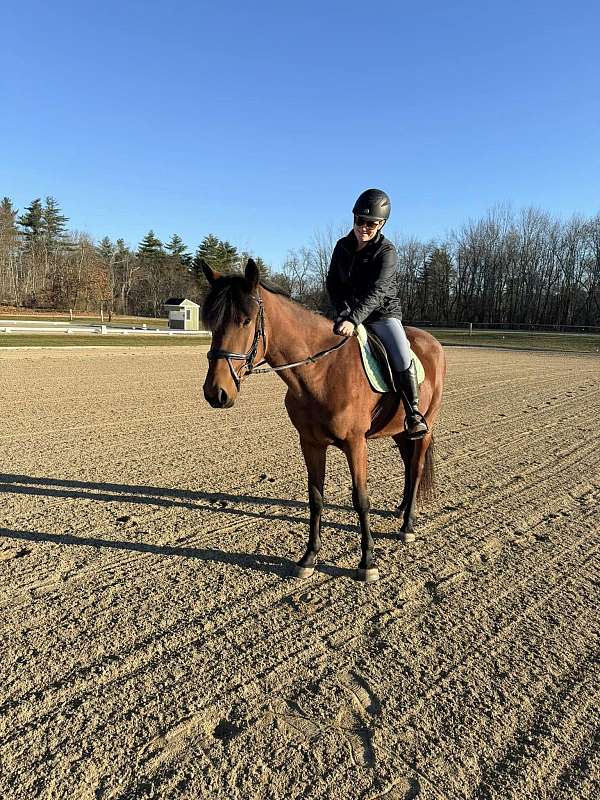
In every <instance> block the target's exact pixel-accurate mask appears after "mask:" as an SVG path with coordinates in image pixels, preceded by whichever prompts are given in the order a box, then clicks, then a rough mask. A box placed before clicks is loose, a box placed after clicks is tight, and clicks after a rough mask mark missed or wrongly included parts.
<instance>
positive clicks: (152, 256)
mask: <svg viewBox="0 0 600 800" xmlns="http://www.w3.org/2000/svg"><path fill="white" fill-rule="evenodd" d="M137 254H138V256H139V257H140V258H142V259H144V260H150V261H152V260H158V259H160V258H162V257H163V256H164V254H165V251H164V249H163V243H162V242H161V240H160V239H158V238H157V237H156V236H155V235H154V231H153V230H149V231H148V233H147V234H146V235H145V236H144V238H143V239H142V241H141V242H140V245H139V247H138V251H137Z"/></svg>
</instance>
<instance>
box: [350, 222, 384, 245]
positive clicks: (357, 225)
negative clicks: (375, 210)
mask: <svg viewBox="0 0 600 800" xmlns="http://www.w3.org/2000/svg"><path fill="white" fill-rule="evenodd" d="M382 227H383V221H381V220H380V221H379V222H376V221H375V220H370V219H366V218H365V217H356V216H355V217H354V235H355V236H356V238H357V240H358V243H359V244H366V243H367V242H370V241H371V239H374V238H375V237H376V236H377V232H378V231H380V230H381V228H382Z"/></svg>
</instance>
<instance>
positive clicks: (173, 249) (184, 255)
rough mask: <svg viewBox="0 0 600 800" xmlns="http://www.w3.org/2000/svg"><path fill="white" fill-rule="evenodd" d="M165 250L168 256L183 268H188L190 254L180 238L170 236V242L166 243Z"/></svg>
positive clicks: (175, 235) (190, 258)
mask: <svg viewBox="0 0 600 800" xmlns="http://www.w3.org/2000/svg"><path fill="white" fill-rule="evenodd" d="M166 250H167V253H168V254H169V255H170V256H172V257H173V258H175V259H177V260H178V261H179V262H180V263H181V264H183V265H184V266H185V267H188V268H189V266H190V264H191V261H192V256H191V254H190V253H188V249H187V246H186V245H185V244H184V243H183V240H182V238H181V237H180V236H178V235H177V234H176V233H174V234H173V235H172V236H171V239H170V241H169V242H167V246H166Z"/></svg>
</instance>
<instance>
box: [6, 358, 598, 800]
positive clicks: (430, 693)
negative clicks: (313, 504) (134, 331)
mask: <svg viewBox="0 0 600 800" xmlns="http://www.w3.org/2000/svg"><path fill="white" fill-rule="evenodd" d="M205 352H206V347H196V348H194V347H184V348H177V349H169V348H156V349H155V348H152V349H145V348H131V349H127V348H122V349H121V348H111V349H106V350H105V349H76V348H74V349H65V350H63V349H41V350H2V351H0V387H1V398H2V426H1V428H0V440H1V442H2V469H1V472H0V579H1V580H0V605H1V608H2V616H1V618H0V631H1V639H0V641H1V643H2V644H1V646H2V654H1V656H2V657H1V659H0V678H1V679H0V797H1V798H3V800H21V799H22V800H32V798H53V799H54V798H69V800H80V799H81V800H134V798H136V799H137V798H140V799H141V798H161V799H162V798H164V799H165V800H178V799H179V798H186V799H189V800H192V799H193V800H196V798H226V799H227V800H230V799H231V800H254V799H255V798H256V800H263V799H264V800H267V799H269V800H294V799H295V798H314V799H315V800H317V798H319V799H322V798H324V799H326V800H328V799H329V798H331V800H333V799H334V798H335V799H336V800H337V798H340V799H341V800H346V799H347V800H356V799H357V798H364V800H376V798H382V799H383V798H385V800H412V799H413V798H420V799H421V798H427V800H430V799H431V800H454V798H464V799H465V800H475V799H476V798H477V799H478V800H479V799H481V800H488V799H489V800H492V799H493V800H507V798H511V799H512V798H514V799H515V800H517V799H518V800H538V799H539V800H546V799H549V798H564V799H565V800H566V799H567V798H569V800H571V799H572V798H576V800H588V799H589V800H592V798H597V797H598V796H599V795H598V786H599V780H600V753H599V747H598V745H599V738H598V721H599V710H598V709H599V707H600V702H599V699H600V691H599V680H598V666H597V660H596V659H597V645H598V633H599V629H600V623H599V615H598V610H599V605H600V604H599V601H598V587H599V585H600V581H599V578H600V566H599V559H598V546H599V543H600V510H599V508H598V504H599V500H600V467H599V464H600V420H599V417H600V391H599V386H600V359H599V358H598V357H578V356H566V355H556V354H539V353H538V354H532V353H515V352H502V351H494V350H483V349H474V350H469V349H459V348H456V349H449V350H448V366H449V370H448V380H447V389H446V395H445V404H444V408H443V412H442V418H441V422H440V424H439V426H438V429H437V467H438V470H437V477H438V486H439V489H440V491H439V496H438V498H437V499H436V500H435V501H434V502H433V503H431V504H430V505H429V506H428V507H427V508H426V509H423V510H422V512H421V514H420V516H419V520H418V527H417V534H418V539H417V542H415V543H414V544H410V545H403V544H401V543H400V542H399V541H398V539H397V538H396V535H395V532H396V531H397V529H398V524H397V520H396V519H395V517H394V513H393V511H394V507H395V506H396V504H397V503H398V501H399V499H400V494H401V487H402V473H401V461H400V457H399V454H398V452H397V451H396V450H394V448H393V447H392V444H391V441H390V440H387V441H378V442H373V443H371V444H370V459H371V461H370V493H371V500H372V506H373V515H372V523H373V527H374V530H375V533H376V552H377V554H378V566H379V571H380V574H381V580H380V581H379V583H377V584H373V585H364V584H359V583H356V582H355V581H354V580H353V578H352V570H353V569H354V567H355V566H356V565H357V563H358V558H359V536H358V533H357V524H356V518H355V515H354V512H353V510H352V507H351V492H350V483H349V477H348V474H347V469H346V467H345V460H344V459H343V456H341V454H339V453H338V452H336V451H333V450H330V456H329V461H328V472H327V482H326V500H327V502H328V505H327V508H326V513H325V522H324V531H323V533H324V547H323V550H322V558H321V562H320V566H319V568H318V570H317V571H316V572H315V574H314V576H313V577H312V578H311V579H309V580H308V581H305V582H299V581H297V580H295V579H292V578H290V577H288V573H289V569H290V565H291V563H292V561H293V560H295V559H297V558H298V557H299V556H300V555H301V554H302V552H303V549H304V546H305V543H306V536H307V516H308V513H307V504H306V489H305V472H304V468H303V464H302V462H301V457H300V453H299V448H298V445H297V440H296V435H295V432H294V430H293V428H292V427H291V424H290V423H289V421H288V419H287V416H286V414H285V410H284V408H283V402H282V400H283V394H284V390H285V387H284V384H283V383H282V382H281V380H280V379H279V378H278V377H276V376H274V375H257V376H253V377H252V378H251V379H249V380H248V381H247V382H246V383H245V384H244V387H243V391H242V395H241V397H240V399H239V401H238V404H237V405H236V406H235V407H234V408H233V409H231V410H229V411H217V410H213V409H211V408H209V407H208V406H207V404H206V403H205V402H204V400H203V398H202V394H201V385H202V380H203V374H204V371H205V368H206V359H205Z"/></svg>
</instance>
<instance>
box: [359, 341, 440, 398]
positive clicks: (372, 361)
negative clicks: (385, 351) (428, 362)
mask: <svg viewBox="0 0 600 800" xmlns="http://www.w3.org/2000/svg"><path fill="white" fill-rule="evenodd" d="M356 338H357V339H358V343H359V345H360V355H361V358H362V362H363V367H364V369H365V372H366V375H367V378H368V379H369V383H370V384H371V387H372V388H373V390H374V391H376V392H382V393H383V392H391V391H392V390H391V387H390V386H389V384H388V382H387V380H386V378H385V374H384V372H383V370H382V368H381V366H380V364H379V360H378V358H377V356H376V355H375V353H374V352H373V350H372V349H371V345H370V344H369V339H368V336H367V331H366V329H365V326H364V325H358V327H357V328H356ZM410 354H411V358H412V359H413V361H414V362H415V366H416V368H417V380H418V381H419V384H421V383H423V381H424V380H425V370H424V369H423V365H422V364H421V362H420V361H419V358H418V356H417V355H415V353H413V351H412V350H411V351H410Z"/></svg>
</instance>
